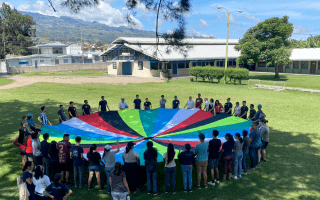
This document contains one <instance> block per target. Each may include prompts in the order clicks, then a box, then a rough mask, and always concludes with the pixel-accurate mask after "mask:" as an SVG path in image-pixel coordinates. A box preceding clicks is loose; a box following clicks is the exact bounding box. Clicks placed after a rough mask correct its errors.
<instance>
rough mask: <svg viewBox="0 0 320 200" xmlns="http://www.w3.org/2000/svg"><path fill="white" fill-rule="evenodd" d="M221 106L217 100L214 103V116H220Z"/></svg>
mask: <svg viewBox="0 0 320 200" xmlns="http://www.w3.org/2000/svg"><path fill="white" fill-rule="evenodd" d="M222 109H223V105H222V104H221V103H220V102H219V100H216V102H215V103H214V110H215V111H216V115H217V114H220V113H221V112H222Z"/></svg>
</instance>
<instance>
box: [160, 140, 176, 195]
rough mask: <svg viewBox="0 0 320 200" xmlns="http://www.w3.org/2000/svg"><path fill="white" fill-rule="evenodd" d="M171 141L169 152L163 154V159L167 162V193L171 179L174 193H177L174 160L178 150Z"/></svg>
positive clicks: (165, 169)
mask: <svg viewBox="0 0 320 200" xmlns="http://www.w3.org/2000/svg"><path fill="white" fill-rule="evenodd" d="M168 142H169V145H168V149H167V152H166V153H164V154H163V161H164V163H165V166H164V167H165V168H164V171H165V174H166V191H165V192H166V193H168V192H169V184H170V179H171V186H172V192H173V194H175V193H176V171H177V169H176V162H175V160H174V158H175V155H176V152H175V150H174V146H173V144H172V143H171V142H170V141H168Z"/></svg>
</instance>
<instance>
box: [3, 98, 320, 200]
mask: <svg viewBox="0 0 320 200" xmlns="http://www.w3.org/2000/svg"><path fill="white" fill-rule="evenodd" d="M59 104H60V102H55V101H51V100H46V101H45V103H43V104H33V103H26V102H22V101H19V100H14V101H10V102H7V103H2V104H1V111H2V116H1V118H2V123H1V124H0V130H1V134H0V163H1V171H0V199H6V200H11V199H17V197H18V188H17V186H16V178H17V176H18V175H21V174H22V171H21V168H22V164H21V156H20V155H19V148H18V147H16V146H14V145H13V144H12V141H13V140H14V139H15V138H16V137H17V136H18V132H17V130H18V129H19V126H20V119H21V116H22V115H23V114H28V113H33V114H35V116H38V114H40V107H41V106H43V105H46V106H47V109H48V111H47V113H48V117H49V120H50V121H51V122H52V123H53V124H54V125H57V124H58V119H57V111H58V105H59ZM76 107H79V105H76ZM35 121H36V120H35ZM313 137H314V136H312V135H311V134H305V133H296V134H292V133H291V132H283V131H279V130H275V129H271V133H270V144H269V146H268V148H267V158H268V162H266V163H262V164H260V165H259V167H258V168H257V169H256V170H255V171H248V175H244V176H243V178H242V179H238V180H228V181H227V182H223V183H221V184H220V185H217V186H214V187H212V186H211V187H209V188H208V189H204V188H202V189H201V190H198V189H196V188H194V190H193V193H187V194H185V193H183V192H182V189H183V186H182V173H181V166H180V163H179V161H178V160H177V161H176V163H177V175H176V180H177V191H178V192H177V194H176V195H173V194H170V193H169V194H165V193H164V190H165V178H164V177H165V176H164V163H159V164H158V191H159V195H158V196H151V195H148V194H147V193H146V192H147V191H146V185H145V184H144V183H145V180H146V178H145V173H144V168H143V167H141V168H140V172H139V174H138V177H139V178H138V181H139V182H140V184H139V185H140V189H141V192H140V193H137V194H132V195H131V197H132V199H137V200H143V199H169V200H171V199H179V200H184V199H197V200H204V199H230V200H231V199H319V196H320V195H319V193H318V191H319V190H320V181H319V173H318V171H319V170H318V162H319V160H320V156H319V155H317V152H318V151H319V148H317V147H316V144H315V143H314V142H313V141H312V139H314V138H313ZM249 162H250V161H249V159H248V160H247V163H248V164H249ZM219 169H220V179H221V178H222V171H221V169H222V166H221V162H220V166H219ZM102 171H103V170H102ZM208 175H209V177H210V173H208ZM87 178H88V168H87V164H86V167H85V174H84V183H86V182H87ZM70 180H71V182H73V173H71V177H70ZM101 180H102V185H105V182H106V181H105V173H104V172H102V176H101ZM208 180H209V181H210V180H211V178H208ZM92 184H93V187H95V188H94V189H93V190H90V191H88V190H87V189H86V188H83V189H79V188H74V187H71V189H72V190H74V193H73V194H72V195H71V196H70V198H68V199H70V200H72V199H73V200H76V199H102V198H107V199H111V196H110V194H107V191H106V190H104V191H103V192H98V189H97V184H96V181H95V179H94V181H93V183H92ZM143 184H144V185H143ZM195 184H196V169H193V185H195ZM202 185H203V183H202ZM317 195H318V196H317Z"/></svg>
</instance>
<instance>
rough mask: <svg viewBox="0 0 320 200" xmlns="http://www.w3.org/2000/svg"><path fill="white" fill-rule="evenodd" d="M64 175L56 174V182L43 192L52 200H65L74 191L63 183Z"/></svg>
mask: <svg viewBox="0 0 320 200" xmlns="http://www.w3.org/2000/svg"><path fill="white" fill-rule="evenodd" d="M61 179H62V174H59V173H57V174H55V175H54V182H53V183H51V185H49V186H48V187H46V189H45V190H44V191H43V194H45V195H47V196H48V197H49V198H50V199H54V200H65V199H67V198H68V197H69V196H70V195H71V194H72V190H71V189H70V188H69V187H68V186H66V185H65V184H63V183H61Z"/></svg>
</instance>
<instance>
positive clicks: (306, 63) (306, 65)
mask: <svg viewBox="0 0 320 200" xmlns="http://www.w3.org/2000/svg"><path fill="white" fill-rule="evenodd" d="M301 69H309V62H308V61H301Z"/></svg>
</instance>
